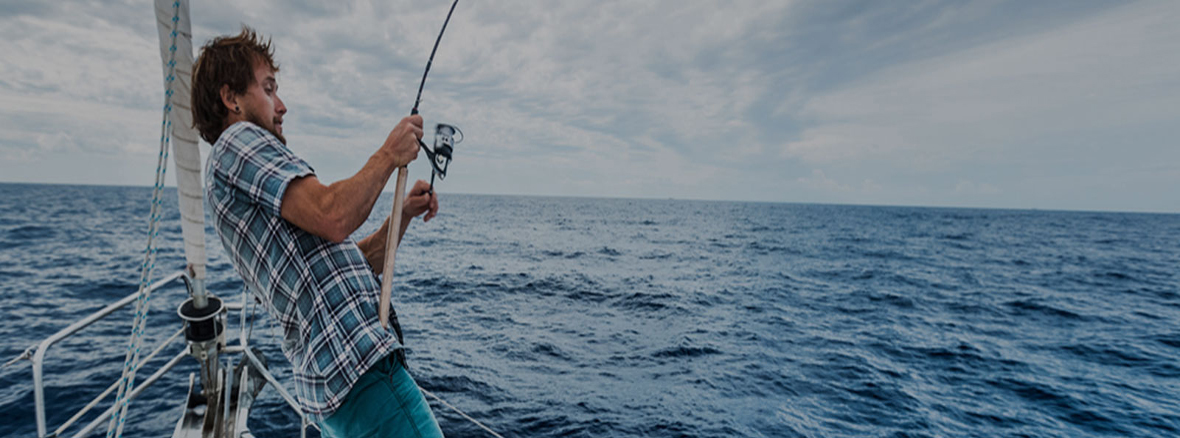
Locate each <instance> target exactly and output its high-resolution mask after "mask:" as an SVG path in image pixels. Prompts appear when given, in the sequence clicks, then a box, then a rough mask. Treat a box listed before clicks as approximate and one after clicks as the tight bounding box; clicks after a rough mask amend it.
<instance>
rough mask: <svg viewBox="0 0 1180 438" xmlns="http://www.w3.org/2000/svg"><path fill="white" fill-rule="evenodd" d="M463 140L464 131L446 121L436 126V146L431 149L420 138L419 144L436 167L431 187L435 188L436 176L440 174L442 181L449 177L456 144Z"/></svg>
mask: <svg viewBox="0 0 1180 438" xmlns="http://www.w3.org/2000/svg"><path fill="white" fill-rule="evenodd" d="M461 141H463V131H460V130H459V128H458V127H457V126H455V125H448V124H446V123H439V124H438V126H435V128H434V148H433V149H431V148H429V147H427V146H426V143H425V142H423V141H422V140H418V146H420V147H422V151H424V152H426V156H427V157H429V158H430V166H431V167H433V168H434V172H433V173H431V174H430V187H431V190H432V191H433V189H434V177H435V175H437V176H438V179H439V180H440V181H441V180H443V179H445V178H446V177H447V168H448V167H450V165H451V158H452V157H453V155H452V154H454V152H455V145H456V144H459V142H461Z"/></svg>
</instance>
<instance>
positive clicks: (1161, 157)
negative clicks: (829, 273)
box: [0, 0, 1180, 212]
mask: <svg viewBox="0 0 1180 438" xmlns="http://www.w3.org/2000/svg"><path fill="white" fill-rule="evenodd" d="M338 3H339V4H338ZM449 5H450V3H449V2H448V1H413V2H399V1H380V2H373V3H355V4H353V3H345V2H328V1H324V2H316V1H277V0H276V1H257V2H249V1H246V2H237V1H195V2H193V5H192V16H193V22H194V27H193V33H194V36H193V39H194V43H195V44H197V45H200V44H203V43H204V42H206V41H207V40H209V39H210V38H211V37H213V36H214V35H219V34H228V33H236V32H237V31H238V29H239V28H240V26H241V24H243V23H245V24H248V25H250V26H253V27H254V28H256V29H257V30H258V31H260V32H262V33H264V34H267V35H271V36H272V37H273V39H274V44H275V47H276V51H277V58H278V62H279V63H280V66H281V73H280V75H279V83H280V89H279V95H280V96H281V97H282V98H283V99H284V101H285V102H286V104H287V106H288V108H289V113H288V114H287V117H286V120H285V123H284V125H283V126H284V133H285V134H286V136H287V138H288V140H289V145H290V147H291V149H292V150H294V151H295V152H296V153H298V154H300V155H302V156H303V157H304V158H306V159H307V160H308V161H309V162H310V163H311V164H312V166H313V167H315V168H316V170H317V173H318V174H319V176H320V178H321V179H324V180H328V181H334V180H338V179H341V178H345V177H348V176H350V175H351V174H352V173H354V172H355V171H356V170H358V169H359V168H360V166H361V165H362V164H363V163H364V161H365V160H366V159H367V158H368V156H369V155H370V154H371V153H372V152H373V151H374V150H375V149H376V147H377V146H378V145H380V143H381V141H382V140H383V139H384V138H385V135H386V134H387V133H388V131H389V129H391V128H392V127H393V126H394V124H395V123H396V122H397V121H398V120H399V119H401V118H402V117H403V116H405V115H406V114H407V113H408V112H409V109H410V107H411V106H413V102H412V100H413V97H414V93H415V92H416V91H417V86H418V80H419V78H420V76H421V74H422V69H423V67H424V66H425V63H426V59H427V57H428V56H429V54H430V48H431V45H432V44H433V42H434V38H435V37H436V35H437V32H438V29H439V27H440V26H441V25H442V21H443V18H444V17H445V16H446V11H447V8H448V7H449ZM1177 23H1180V2H1176V1H1142V2H1122V1H1119V2H1106V1H1099V2H1095V1H1061V2H1050V1H1035V2H1029V1H1013V2H999V1H988V2H982V1H978V2H962V1H945V2H943V1H889V2H882V1H864V2H844V1H806V2H787V1H740V2H719V1H718V2H700V1H683V0H682V1H664V2H656V1H645V2H635V1H604V0H596V1H585V2H573V1H562V2H550V1H530V2H508V1H494V2H493V1H471V0H466V1H463V2H460V4H459V6H458V8H457V9H456V11H455V16H454V18H453V19H452V21H451V24H450V26H449V27H448V29H447V33H446V35H445V36H444V37H443V41H442V45H441V46H440V47H439V49H438V55H437V57H436V59H435V62H434V66H433V68H432V70H431V75H430V78H429V80H428V81H427V84H426V91H425V93H424V96H423V102H422V105H421V110H422V114H423V116H424V117H425V118H426V123H427V125H428V128H429V127H432V126H433V125H434V124H435V123H438V122H447V123H453V124H456V125H458V126H459V127H460V128H461V129H463V131H464V133H465V134H466V136H467V138H466V140H465V141H464V142H463V143H461V144H460V145H458V146H457V147H456V152H455V161H454V162H453V163H452V165H451V170H450V176H449V177H448V179H447V180H446V181H444V182H442V183H440V187H439V189H440V191H441V192H442V193H446V192H452V193H486V194H524V195H572V196H598V197H641V198H678V199H719V200H753V201H773V202H822V203H857V204H897V205H937V206H974V207H1009V208H1040V209H1084V210H1128V211H1162V212H1180V195H1177V188H1178V187H1180V147H1178V145H1180V141H1178V140H1177V139H1178V138H1180V136H1178V135H1177V134H1178V133H1180V132H1178V131H1180V129H1178V128H1177V127H1180V25H1177ZM155 26H156V24H155V22H154V21H153V12H152V6H151V4H150V2H147V1H135V2H96V1H89V2H72V1H60V2H59V1H54V2H46V1H40V0H32V1H25V0H4V1H3V2H0V181H19V182H53V183H88V184H91V183H93V184H123V185H150V184H151V182H152V179H153V175H154V170H155V166H154V164H155V149H156V148H157V147H158V140H159V123H160V117H161V113H160V107H161V105H162V102H163V86H162V84H163V79H162V78H161V70H160V59H159V51H158V48H157V46H158V43H157V40H156V38H157V34H156V28H155ZM202 148H203V154H204V155H207V153H208V145H203V146H202ZM423 156H424V155H423ZM410 169H411V178H428V177H429V165H428V164H427V163H426V162H425V160H421V161H420V162H416V163H414V164H412V165H411V167H410ZM388 189H389V190H392V187H389V188H388Z"/></svg>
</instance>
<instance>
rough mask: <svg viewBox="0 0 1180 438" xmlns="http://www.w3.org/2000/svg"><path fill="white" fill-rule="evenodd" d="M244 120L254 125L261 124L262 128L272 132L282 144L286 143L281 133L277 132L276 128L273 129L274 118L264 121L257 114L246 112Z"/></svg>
mask: <svg viewBox="0 0 1180 438" xmlns="http://www.w3.org/2000/svg"><path fill="white" fill-rule="evenodd" d="M246 121H247V122H250V123H253V124H255V125H258V126H261V127H262V129H265V130H267V131H269V132H270V133H271V134H273V135H274V136H275V137H277V138H278V139H279V141H280V142H282V143H283V144H284V145H286V144H287V138H286V137H283V134H280V133H279V132H278V130H276V129H275V122H274V120H271V121H270V123H264V122H263V121H262V117H259V116H258V115H257V114H254V113H250V112H247V113H246Z"/></svg>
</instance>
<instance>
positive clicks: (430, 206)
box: [402, 180, 438, 222]
mask: <svg viewBox="0 0 1180 438" xmlns="http://www.w3.org/2000/svg"><path fill="white" fill-rule="evenodd" d="M422 213H426V217H423V218H422V221H423V222H430V219H432V218H434V216H435V215H437V214H438V194H437V193H432V192H431V191H430V184H429V183H427V182H426V181H423V180H418V181H417V182H415V183H414V187H413V188H411V189H410V193H408V194H406V199H405V201H404V202H403V203H402V220H403V221H407V222H408V221H409V219H412V218H414V217H417V216H418V215H420V214H422Z"/></svg>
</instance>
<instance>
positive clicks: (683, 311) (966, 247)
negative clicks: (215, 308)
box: [0, 184, 1180, 437]
mask: <svg viewBox="0 0 1180 438" xmlns="http://www.w3.org/2000/svg"><path fill="white" fill-rule="evenodd" d="M150 198H151V189H150V188H137V187H99V186H61V185H26V184H0V306H2V308H3V318H0V335H2V336H0V359H2V360H4V361H7V360H8V359H9V358H12V357H15V356H17V355H18V354H20V353H21V352H22V351H24V350H25V349H26V348H27V347H29V346H30V345H33V344H35V343H37V342H39V341H40V340H41V339H44V338H45V337H47V336H49V335H51V334H53V333H54V332H55V331H57V330H59V329H61V328H63V327H65V326H66V325H68V324H69V323H70V322H72V321H74V320H77V319H79V318H82V317H84V316H85V315H87V314H89V313H91V312H93V311H95V310H97V309H99V308H101V307H102V306H104V305H105V304H108V303H110V302H112V301H114V300H117V299H119V298H121V297H123V296H126V295H127V294H130V293H132V292H134V291H135V289H136V286H137V282H138V278H139V271H140V266H141V263H142V262H143V248H144V245H145V244H146V229H147V215H148V208H149V200H150ZM164 200H165V209H166V214H165V216H164V218H163V222H162V231H161V239H162V243H161V246H160V250H159V254H158V261H157V262H156V266H157V270H156V273H155V276H154V278H157V279H158V278H161V277H163V276H164V275H167V274H170V273H172V272H176V271H178V270H180V269H181V268H182V266H183V263H184V262H183V253H182V249H181V243H180V226H179V222H178V221H179V215H178V213H177V212H176V191H175V190H174V189H169V190H167V191H166V192H165V194H164ZM441 200H442V210H441V212H440V213H439V215H438V217H437V218H436V219H434V220H433V221H431V222H430V223H425V224H424V223H421V222H418V221H416V222H415V223H413V225H412V226H411V229H410V232H409V233H407V237H406V240H405V242H404V243H403V244H402V247H401V250H400V251H399V252H398V268H397V277H396V279H395V291H394V302H395V304H396V306H397V310H398V314H399V315H400V318H401V321H402V324H403V326H404V328H405V331H406V337H407V342H408V345H409V346H410V353H409V357H410V359H409V360H410V367H411V372H412V374H413V375H414V376H415V378H416V379H417V380H418V382H419V384H420V385H421V386H422V387H423V388H425V389H428V390H430V391H432V392H435V393H436V394H439V395H440V396H442V397H443V398H444V399H446V400H448V401H449V402H450V403H451V404H453V405H457V406H458V407H460V408H461V409H464V410H465V411H467V412H468V413H470V414H471V415H472V416H473V417H475V418H477V419H480V420H481V421H483V422H485V423H486V424H488V425H490V426H491V427H492V428H493V429H495V430H497V431H498V432H500V433H502V434H504V435H505V436H522V437H523V436H530V437H531V436H564V437H569V436H572V437H590V436H656V437H674V436H693V437H728V436H768V437H846V436H847V437H861V436H880V437H942V436H955V437H996V436H1029V437H1080V436H1110V437H1116V436H1117V437H1161V436H1180V275H1178V274H1177V268H1178V267H1180V215H1166V214H1124V213H1088V212H1054V211H1027V210H1024V211H1018V210H977V209H947V208H908V207H869V206H836V205H800V204H761V203H740V202H696V201H674V200H633V199H585V198H542V197H514V196H473V195H451V194H446V193H443V194H442V197H441ZM390 202H391V198H389V197H388V196H385V197H383V198H382V199H381V200H380V201H379V202H378V205H377V206H376V207H375V208H374V215H373V218H372V220H370V221H369V222H368V223H367V224H366V225H365V226H364V227H363V228H362V229H361V230H360V232H359V233H358V234H357V236H356V237H359V236H361V235H362V234H364V233H369V232H372V231H373V230H375V229H376V228H377V225H378V223H379V221H380V220H381V219H383V216H384V214H383V213H384V212H386V211H389V210H390ZM207 233H208V236H207V239H206V241H207V244H208V248H209V257H210V261H209V277H210V278H209V288H210V290H211V291H213V292H214V293H216V294H218V295H220V296H222V297H223V298H225V299H226V300H227V301H229V302H240V301H241V289H242V282H241V281H240V280H239V279H238V277H237V275H236V274H235V273H234V270H233V268H232V266H230V265H229V262H228V260H227V259H226V257H225V254H224V252H223V250H222V248H221V244H220V242H219V240H217V239H216V237H214V234H213V231H212V229H209V230H207ZM184 294H185V293H184V288H183V286H181V285H180V284H173V285H171V286H169V287H167V288H164V289H162V290H161V291H159V292H158V293H157V294H155V295H153V299H152V300H151V317H150V319H149V325H148V328H147V331H148V339H147V344H146V345H154V344H155V343H156V342H158V341H160V340H162V339H164V338H165V337H167V336H169V335H171V334H172V332H174V331H175V330H176V329H178V328H179V327H180V321H179V318H178V317H177V315H176V313H175V308H176V306H177V305H178V304H179V302H180V301H181V300H182V299H183V298H184ZM131 314H132V310H131V309H130V308H128V309H125V310H123V311H120V312H117V313H116V314H114V315H113V316H112V317H111V318H109V320H104V321H101V322H99V323H97V324H95V325H93V326H91V327H89V328H87V329H86V330H84V331H83V332H81V333H80V334H79V335H78V336H75V337H72V338H68V339H67V340H66V341H64V342H62V343H60V344H58V345H56V346H54V347H53V348H52V349H51V350H50V352H49V355H48V357H47V364H46V368H45V370H46V376H47V377H46V382H47V387H46V399H47V406H48V412H49V424H50V428H51V430H52V428H53V427H55V426H56V425H58V424H60V423H61V422H62V421H64V420H66V419H67V418H69V417H70V416H71V415H72V414H73V413H74V412H75V411H76V410H77V409H79V408H80V407H82V406H84V405H85V404H86V403H87V402H88V401H89V400H90V399H91V398H93V397H94V396H95V395H97V394H98V393H99V392H101V391H102V390H103V389H104V388H105V387H106V386H107V385H109V384H110V383H111V382H113V381H114V380H115V379H116V378H117V377H118V376H119V373H120V370H121V367H122V358H123V354H124V352H125V350H126V346H127V335H128V333H129V330H130V320H131V316H132V315H131ZM238 325H239V323H238V319H237V315H236V314H235V317H234V318H231V321H230V327H229V329H230V330H231V332H230V333H231V337H234V336H236V333H237V330H238ZM273 327H274V325H273V323H272V322H271V320H270V318H269V317H267V316H265V315H264V314H262V313H260V314H259V315H258V317H257V323H256V324H255V327H254V330H253V332H252V333H253V335H252V343H253V344H254V345H256V346H258V347H260V348H261V350H262V351H263V353H264V355H265V356H267V357H268V358H269V361H270V364H271V369H272V371H273V372H274V373H275V374H276V375H277V376H278V377H279V379H281V380H282V381H284V382H287V384H288V385H287V386H288V389H292V387H293V386H292V385H291V370H290V365H289V363H288V362H287V361H286V359H285V358H283V356H282V353H281V352H280V350H279V348H278V338H277V336H276V334H275V329H274V328H273ZM181 348H182V347H181V345H180V344H175V345H173V346H171V347H169V348H168V349H166V350H165V352H164V353H162V354H161V355H160V357H159V358H157V359H156V360H154V361H153V363H152V364H149V365H148V366H147V369H148V370H151V369H154V368H155V367H157V366H159V364H161V363H163V362H164V361H165V360H166V359H167V358H168V357H170V356H172V355H174V354H176V352H178V351H179V350H180V349H181ZM196 370H197V366H196V362H195V361H193V360H191V359H186V360H185V361H184V362H182V365H180V366H178V368H177V369H176V370H174V371H173V372H172V373H170V374H167V375H166V376H165V377H164V378H163V379H161V380H160V382H158V383H157V384H156V385H154V386H152V387H150V388H149V389H148V390H147V391H145V392H144V394H143V395H142V396H141V397H140V398H137V399H135V400H134V401H133V402H132V405H131V409H130V415H131V418H130V420H128V426H127V430H126V436H164V435H168V434H169V433H170V431H171V430H172V428H173V426H174V424H175V421H176V418H177V417H178V415H179V413H180V405H179V403H180V402H181V401H182V399H183V397H184V394H185V391H186V387H187V383H188V375H189V373H192V372H195V371H196ZM145 372H146V371H145ZM141 379H142V377H141ZM106 406H109V402H104V403H103V404H101V405H100V408H105V407H106ZM433 406H434V410H435V414H436V415H437V416H438V417H439V421H440V423H441V426H442V429H443V431H444V432H445V433H446V434H448V435H450V436H481V434H482V432H481V431H480V430H478V429H476V428H475V427H474V426H472V425H471V424H469V423H467V422H466V421H465V420H463V419H462V418H460V417H458V416H457V415H454V414H452V413H451V412H450V411H449V410H447V409H445V408H443V407H441V406H439V405H433ZM33 418H34V416H33V386H32V376H31V372H30V367H29V363H28V362H27V361H23V362H20V363H18V364H17V365H14V366H10V367H6V368H3V369H0V436H35V434H36V429H35V426H34V419H33ZM90 418H91V417H88V418H86V420H87V421H89V419H90ZM249 425H250V427H251V429H252V431H253V432H254V433H255V435H256V436H259V437H280V436H295V435H296V434H297V433H298V430H299V429H298V428H299V421H298V417H297V416H296V415H295V414H294V412H292V411H291V410H290V409H289V408H287V406H286V405H285V404H284V402H283V401H282V400H281V399H280V398H279V396H278V395H277V393H276V392H275V391H274V389H272V388H268V389H265V390H264V391H263V393H262V394H261V398H260V400H259V401H258V402H257V403H256V404H255V408H254V410H253V412H252V416H251V419H250V422H249ZM102 429H103V430H105V423H104V427H103V428H102ZM73 430H77V429H76V428H75V429H73ZM67 433H68V434H72V432H67ZM310 435H312V436H315V435H316V434H315V432H314V431H313V432H311V433H310Z"/></svg>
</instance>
